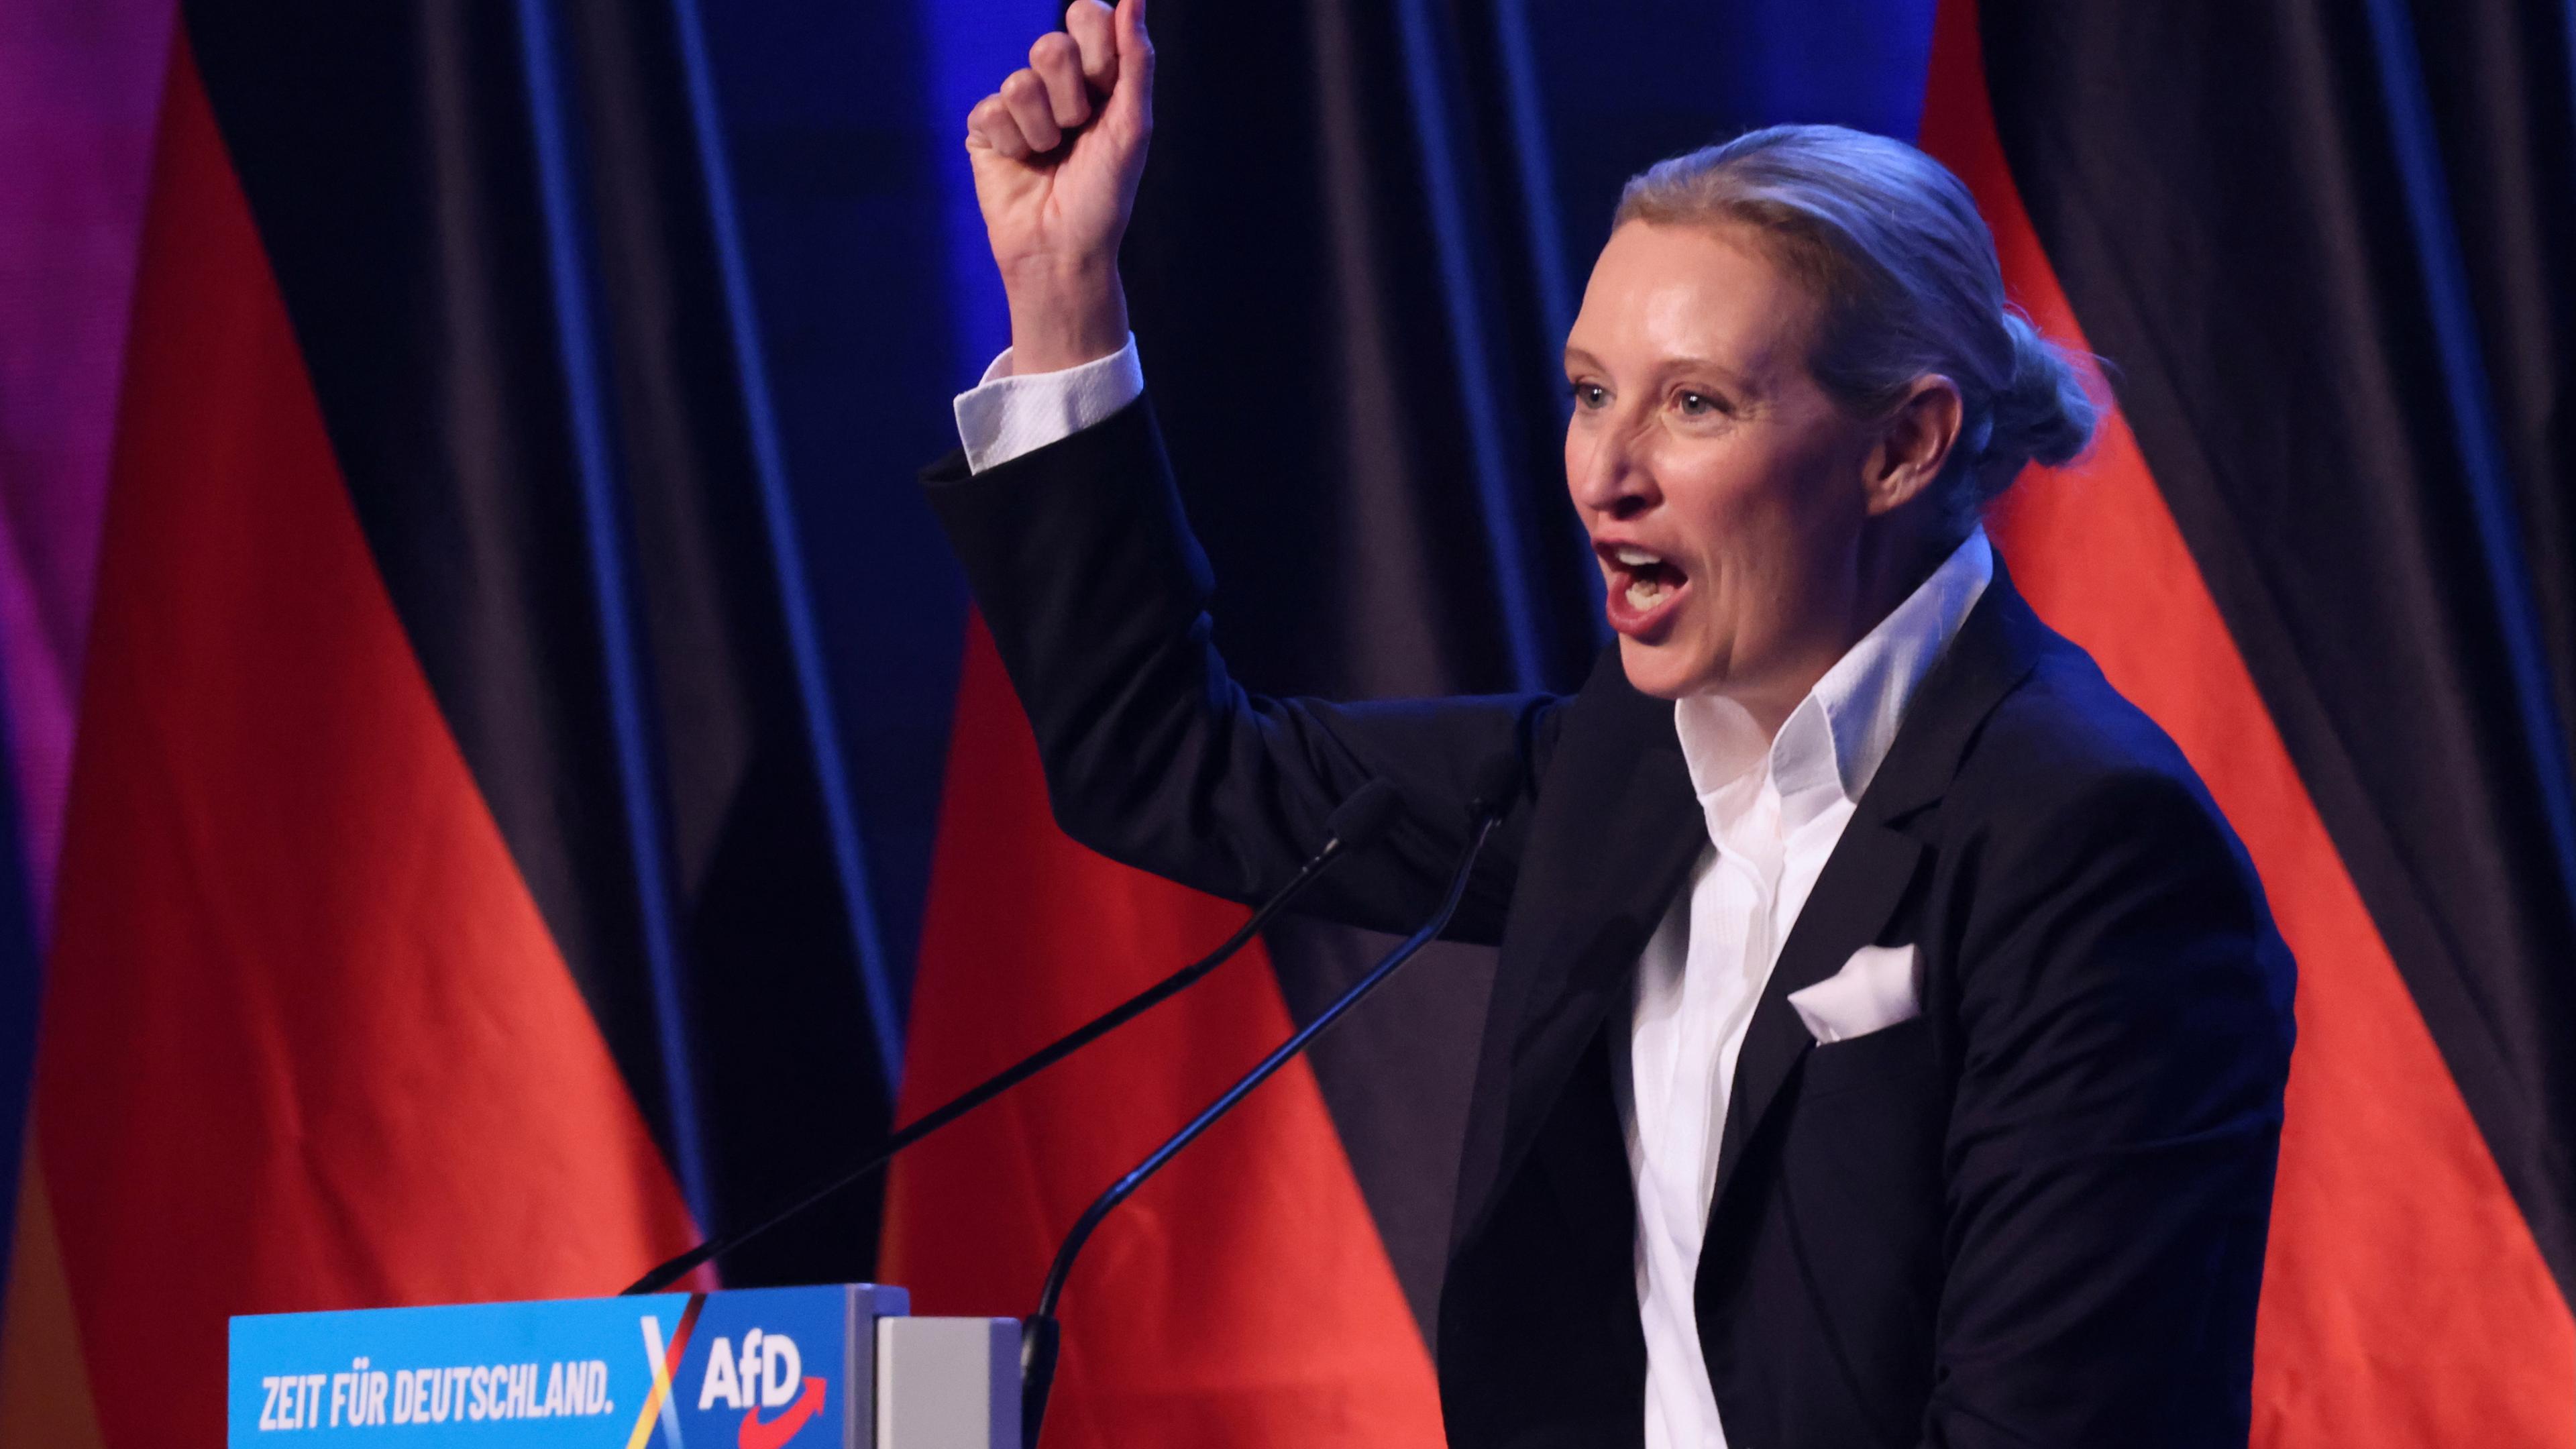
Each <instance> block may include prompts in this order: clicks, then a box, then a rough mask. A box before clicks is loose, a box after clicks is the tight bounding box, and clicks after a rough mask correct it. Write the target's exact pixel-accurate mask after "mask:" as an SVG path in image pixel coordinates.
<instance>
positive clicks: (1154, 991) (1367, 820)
mask: <svg viewBox="0 0 2576 1449" xmlns="http://www.w3.org/2000/svg"><path fill="white" fill-rule="evenodd" d="M1400 804H1401V802H1400V801H1399V800H1398V798H1397V796H1396V793H1395V787H1393V786H1391V785H1389V784H1387V783H1386V782H1385V781H1383V780H1371V781H1369V782H1368V783H1367V784H1365V785H1362V786H1360V787H1359V789H1357V790H1355V791H1353V792H1351V797H1350V798H1349V799H1347V800H1344V801H1343V802H1342V803H1341V804H1340V806H1338V807H1337V808H1335V809H1334V811H1333V813H1332V815H1331V817H1330V818H1328V819H1327V820H1326V821H1325V828H1326V829H1327V830H1328V831H1329V832H1330V838H1328V839H1327V840H1325V842H1324V846H1323V849H1321V850H1318V851H1316V852H1315V853H1314V854H1313V855H1311V856H1309V857H1307V859H1306V863H1305V864H1303V865H1301V866H1299V867H1297V873H1296V874H1295V875H1294V876H1291V877H1290V878H1289V880H1288V883H1287V884H1286V885H1283V886H1281V887H1280V888H1279V890H1278V892H1277V893H1276V894H1274V895H1272V896H1271V897H1270V899H1268V900H1266V901H1263V902H1262V903H1261V906H1260V908H1259V909H1257V910H1255V911H1254V912H1253V913H1252V918H1251V919H1250V920H1248V921H1245V922H1244V923H1243V926H1242V928H1241V929H1239V930H1237V931H1236V932H1235V933H1234V934H1233V935H1231V936H1228V937H1226V938H1225V941H1224V942H1223V943H1222V944H1220V945H1219V946H1218V947H1217V948H1216V949H1215V950H1213V951H1210V952H1209V953H1208V954H1206V955H1205V956H1202V957H1200V958H1199V959H1198V960H1196V961H1193V962H1191V963H1190V964H1189V965H1187V966H1184V967H1182V968H1181V969H1180V970H1178V971H1175V972H1173V973H1172V974H1171V975H1169V976H1166V977H1164V978H1163V979H1162V980H1160V981H1157V982H1155V983H1154V984H1153V985H1151V986H1148V987H1146V988H1145V989H1144V990H1142V991H1140V992H1137V993H1136V994H1135V995H1134V996H1131V997H1129V998H1127V999H1126V1000H1125V1001H1122V1002H1120V1003H1118V1004H1117V1005H1116V1006H1113V1007H1111V1008H1109V1009H1108V1010H1107V1011H1104V1012H1102V1013H1101V1014H1100V1015H1098V1016H1095V1017H1093V1018H1092V1019H1091V1020H1089V1021H1087V1022H1085V1023H1083V1024H1082V1025H1080V1026H1078V1027H1075V1028H1074V1029H1073V1030H1071V1031H1069V1032H1066V1033H1065V1034H1064V1035H1062V1036H1060V1037H1057V1038H1056V1039H1055V1040H1054V1041H1051V1042H1049V1043H1047V1044H1046V1045H1045V1046H1042V1047H1040V1048H1038V1049H1037V1050H1036V1051H1034V1052H1031V1053H1029V1054H1028V1055H1027V1056H1025V1057H1022V1058H1021V1059H1020V1060H1018V1061H1016V1062H1013V1063H1012V1064H1011V1065H1009V1066H1007V1067H1004V1068H1003V1069H1002V1070H1000V1071H998V1072H995V1073H994V1074H993V1075H992V1076H990V1077H987V1078H985V1079H984V1080H983V1081H981V1082H978V1083H977V1084H975V1085H974V1086H972V1087H969V1088H967V1089H966V1090H965V1091H964V1092H961V1093H959V1094H958V1095H957V1096H956V1097H954V1098H952V1099H950V1100H949V1101H947V1102H945V1103H943V1104H941V1105H940V1106H937V1107H934V1108H932V1109H930V1110H929V1111H928V1112H925V1113H923V1114H922V1115H921V1116H920V1117H918V1118H916V1119H914V1120H913V1121H912V1122H910V1123H908V1124H906V1125H905V1126H904V1127H903V1128H902V1129H901V1130H899V1131H897V1132H896V1133H895V1134H894V1135H893V1136H891V1137H888V1138H887V1139H886V1141H885V1145H884V1146H883V1147H882V1148H880V1149H878V1151H877V1154H876V1155H875V1156H874V1157H871V1158H869V1159H868V1160H867V1161H865V1162H862V1163H860V1164H859V1165H858V1166H856V1167H852V1168H849V1169H847V1170H845V1171H844V1172H842V1173H841V1174H840V1175H839V1176H837V1177H835V1178H833V1179H832V1180H831V1181H829V1182H826V1183H824V1184H822V1185H821V1186H819V1187H816V1188H814V1189H813V1190H812V1191H810V1192H808V1193H806V1194H805V1195H804V1196H803V1197H800V1198H798V1199H796V1200H795V1201H794V1202H792V1203H789V1204H788V1205H787V1206H785V1207H783V1208H780V1209H779V1210H778V1211H776V1212H774V1213H771V1214H770V1215H769V1216H768V1217H766V1218H763V1219H761V1220H760V1221H759V1222H757V1223H754V1224H752V1225H751V1226H750V1227H748V1228H745V1229H743V1230H742V1231H740V1232H736V1233H728V1234H726V1235H724V1236H723V1237H718V1238H709V1239H708V1240H706V1241H705V1242H702V1243H700V1244H698V1245H697V1246H696V1247H694V1248H691V1249H689V1250H688V1251H687V1252H685V1253H682V1254H680V1255H679V1256H678V1257H676V1258H672V1259H670V1260H669V1261H667V1262H664V1263H662V1264H661V1265H660V1266H658V1267H656V1268H654V1269H653V1271H651V1272H649V1273H646V1274H645V1275H644V1276H643V1277H641V1278H638V1279H636V1280H635V1281H634V1282H633V1283H631V1284H629V1285H627V1287H626V1288H625V1289H624V1290H622V1291H621V1292H620V1294H619V1296H620V1297H626V1296H630V1295H634V1294H639V1293H659V1292H661V1291H662V1290H663V1289H665V1288H668V1287H670V1286H671V1285H672V1284H674V1283H677V1282H678V1281H680V1280H681V1279H682V1278H684V1277H687V1276H688V1275H689V1273H690V1272H691V1271H693V1270H694V1269H696V1268H697V1267H698V1265H699V1264H701V1263H705V1262H707V1261H709V1260H711V1259H714V1258H717V1257H720V1256H722V1255H723V1254H726V1253H730V1252H732V1251H733V1250H734V1249H736V1248H739V1247H741V1246H742V1245H743V1244H745V1243H747V1242H750V1241H751V1240H752V1239H754V1238H757V1237H759V1236H760V1235H761V1234H763V1233H766V1232H768V1231H769V1230H770V1229H772V1228H774V1227H777V1226H778V1225H779V1224H780V1223H783V1222H786V1221H787V1220H789V1219H790V1218H794V1217H796V1216H798V1215H800V1214H802V1213H804V1212H805V1211H806V1210H808V1209H810V1208H812V1207H813V1206H814V1205H815V1204H817V1203H819V1202H821V1201H823V1200H824V1199H825V1198H828V1197H830V1196H832V1195H833V1194H834V1193H836V1192H839V1191H841V1190H842V1189H844V1188H846V1187H848V1186H850V1185H851V1184H853V1183H855V1182H857V1181H859V1180H860V1179H861V1178H864V1177H866V1176H867V1175H868V1174H870V1173H872V1172H875V1171H876V1170H877V1169H878V1168H880V1167H883V1166H885V1165H886V1164H887V1163H888V1162H891V1161H893V1160H894V1155H895V1154H896V1153H898V1152H901V1151H903V1150H904V1149H905V1148H907V1147H910V1146H911V1145H912V1144H914V1143H916V1142H919V1141H920V1140H921V1139H923V1138H924V1137H927V1136H929V1135H930V1134H931V1133H933V1132H936V1131H938V1130H939V1129H940V1128H942V1127H945V1126H947V1125H948V1124H949V1123H951V1122H954V1121H956V1120H957V1119H958V1118H960V1117H963V1116H965V1115H966V1114H967V1113H969V1112H972V1111H974V1110H975V1109H976V1108H978V1107H981V1106H983V1105H984V1104H985V1103H986V1102H989V1101H991V1100H993V1099H994V1098H995V1097H998V1096H1000V1095H1002V1094H1003V1093H1004V1092H1007V1091H1009V1090H1010V1089H1011V1088H1013V1087H1016V1086H1018V1085H1019V1084H1020V1083H1022V1082H1025V1081H1027V1080H1028V1079H1029V1078H1031V1077H1034V1076H1036V1075H1037V1074H1038V1073H1040V1072H1042V1071H1045V1070H1046V1069H1047V1068H1049V1067H1051V1066H1054V1065H1055V1064H1056V1063H1057V1062H1060V1061H1063V1060H1064V1059H1065V1058H1066V1057H1069V1056H1071V1055H1073V1054H1074V1053H1075V1052H1078V1051H1080V1050H1082V1049H1083V1048H1084V1047H1086V1046H1089V1045H1090V1044H1091V1043H1093V1042H1095V1041H1098V1040H1099V1039H1100V1038H1102V1037H1104V1036H1107V1035H1108V1034H1109V1033H1111V1032H1113V1031H1116V1030H1117V1029H1118V1028H1120V1027H1122V1026H1125V1025H1126V1024H1127V1023H1128V1022H1131V1021H1133V1020H1135V1019H1136V1018H1137V1017H1139V1016H1142V1015H1144V1014H1145V1013H1146V1012H1148V1011H1151V1010H1152V1009H1154V1008H1155V1007H1157V1006H1160V1005H1161V1004H1162V1003H1164V1002H1166V1001H1168V1000H1170V999H1171V998H1173V997H1174V996H1177V995H1179V994H1180V993H1181V992H1183V991H1186V990H1188V989H1189V988H1190V987H1191V986H1192V985H1194V984H1196V983H1197V982H1198V981H1199V979H1200V978H1202V977H1204V976H1206V975H1207V974H1208V973H1209V972H1211V971H1214V970H1215V969H1216V968H1217V967H1219V966H1222V965H1224V964H1225V962H1226V960H1227V959H1228V958H1230V957H1232V956H1233V955H1234V953H1235V952H1237V951H1240V950H1242V949H1243V947H1244V943H1246V942H1248V941H1250V940H1251V939H1252V938H1253V936H1254V935H1256V934H1258V933H1259V932H1260V930H1261V928H1262V927H1263V926H1266V925H1268V924H1269V923H1270V920H1271V918H1272V917H1274V916H1276V915H1278V914H1279V913H1280V912H1281V911H1283V910H1285V909H1287V907H1288V904H1289V902H1291V901H1293V900H1295V899H1296V898H1297V897H1298V896H1300V895H1302V894H1304V893H1305V890H1306V887H1308V886H1310V885H1312V884H1314V883H1315V881H1316V880H1317V879H1319V878H1321V877H1322V875H1323V874H1324V872H1326V871H1328V870H1330V869H1332V868H1333V866H1335V865H1336V864H1338V863H1339V862H1340V861H1341V859H1342V858H1343V857H1344V856H1346V855H1348V854H1350V853H1351V852H1352V851H1354V850H1359V849H1364V848H1366V847H1367V846H1369V845H1371V844H1373V843H1374V842H1375V841H1376V840H1377V838H1378V836H1380V835H1381V834H1383V833H1385V831H1386V827H1387V826H1388V824H1389V823H1391V822H1392V821H1393V820H1394V818H1395V812H1396V811H1397V809H1398V808H1399V807H1400Z"/></svg>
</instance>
